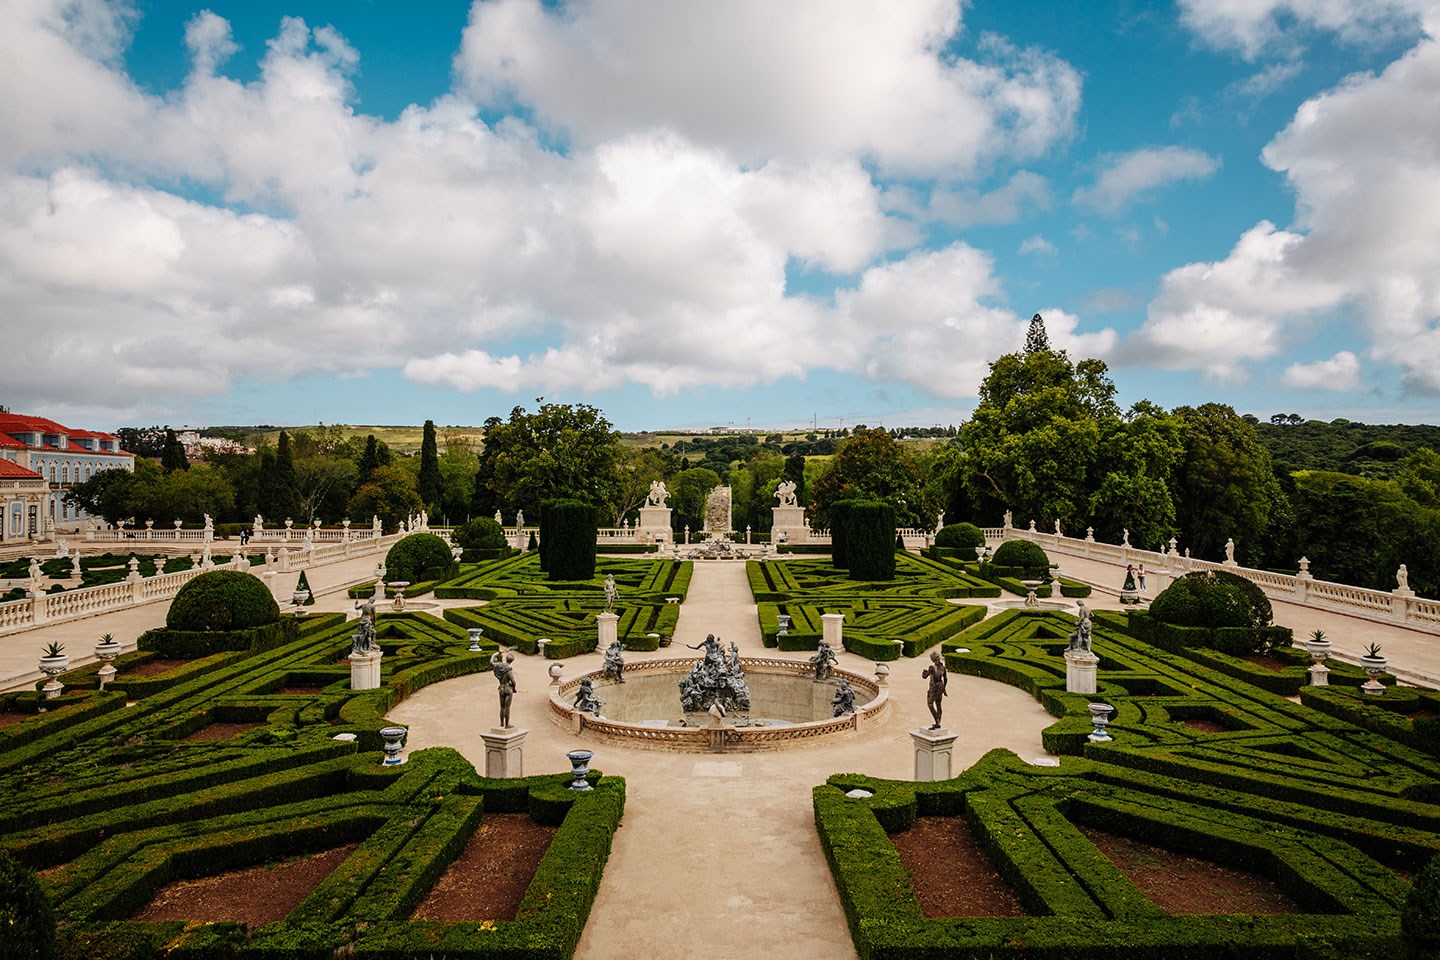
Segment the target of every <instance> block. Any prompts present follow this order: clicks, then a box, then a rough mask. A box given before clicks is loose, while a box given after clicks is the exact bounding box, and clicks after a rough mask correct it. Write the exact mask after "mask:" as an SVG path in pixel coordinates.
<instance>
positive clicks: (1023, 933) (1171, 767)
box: [814, 611, 1440, 960]
mask: <svg viewBox="0 0 1440 960" xmlns="http://www.w3.org/2000/svg"><path fill="white" fill-rule="evenodd" d="M1073 624H1074V621H1073V619H1072V618H1070V617H1068V616H1065V615H1062V614H1058V613H1034V612H1021V611H1013V612H1009V613H1004V614H1001V615H1000V616H997V617H995V618H993V619H992V620H989V621H986V622H983V623H981V624H978V625H976V626H974V627H972V628H970V629H969V630H968V631H966V632H964V633H962V634H961V635H959V636H958V637H956V638H954V639H953V640H950V641H947V642H946V643H945V646H944V649H945V650H946V662H947V664H948V665H949V667H950V669H951V670H953V671H956V672H961V673H968V674H972V675H975V676H983V677H988V678H991V679H996V680H1002V681H1004V682H1007V683H1010V684H1013V685H1016V686H1019V687H1022V688H1024V689H1026V690H1029V691H1030V692H1031V693H1032V694H1033V695H1035V696H1036V697H1037V699H1039V700H1040V702H1041V703H1042V704H1043V705H1044V706H1045V707H1046V709H1047V710H1049V711H1050V712H1051V713H1052V714H1054V715H1056V716H1057V717H1058V718H1059V719H1058V720H1057V722H1056V723H1054V724H1053V725H1051V726H1050V727H1049V728H1047V729H1046V730H1045V732H1044V739H1045V743H1046V746H1047V748H1049V749H1050V750H1051V751H1052V752H1055V753H1059V754H1062V755H1064V759H1063V761H1062V763H1061V765H1060V767H1059V768H1041V767H1034V766H1031V765H1029V764H1027V763H1025V762H1024V761H1022V760H1020V759H1019V758H1017V757H1015V756H1014V755H1013V754H1011V753H1009V752H1007V751H993V752H991V753H990V754H988V755H987V756H986V757H985V758H984V759H983V760H982V761H981V762H980V763H979V764H977V765H976V766H974V767H972V768H971V769H970V770H968V771H966V772H965V773H964V774H962V775H961V776H959V777H958V778H956V779H954V780H949V781H943V782H939V783H908V782H899V781H883V780H872V779H870V778H866V777H861V776H857V775H849V774H845V775H837V776H834V777H831V778H830V779H829V781H828V782H827V784H826V785H824V786H821V787H817V788H816V790H815V792H814V804H815V815H816V822H817V825H818V827H819V830H820V836H821V841H822V844H823V845H824V847H825V849H826V853H827V856H828V857H829V859H830V862H831V865H832V868H833V871H834V874H835V878H836V883H837V886H838V887H839V889H840V894H841V898H842V901H843V903H844V907H845V911H846V915H847V917H848V919H849V922H850V927H851V932H852V935H853V936H854V940H855V944H856V947H857V950H858V951H859V953H860V956H861V957H863V958H870V957H886V958H909V957H938V956H946V957H976V958H979V957H1005V956H1021V955H1030V954H1032V953H1033V954H1035V955H1039V956H1055V957H1061V956H1063V957H1066V958H1071V957H1076V958H1078V957H1107V958H1108V957H1122V956H1123V957H1126V958H1132V957H1140V958H1149V957H1155V958H1162V957H1163V958H1165V960H1176V958H1192V957H1194V958H1201V957H1203V958H1213V957H1287V958H1288V957H1315V958H1322V957H1324V958H1339V957H1356V958H1359V957H1376V956H1383V955H1386V954H1390V955H1394V956H1397V957H1402V956H1406V955H1407V953H1406V950H1407V949H1408V946H1409V945H1408V944H1407V943H1406V942H1405V941H1404V940H1403V938H1402V935H1401V914H1402V909H1403V908H1404V905H1405V903H1406V898H1407V896H1408V895H1409V893H1410V890H1411V886H1410V883H1409V879H1410V878H1411V877H1412V876H1413V875H1414V874H1415V873H1417V872H1418V871H1419V870H1420V869H1421V867H1422V866H1423V865H1424V864H1425V863H1426V862H1427V861H1428V860H1429V858H1430V857H1431V856H1433V855H1434V854H1435V853H1436V852H1437V851H1440V761H1437V759H1436V757H1435V756H1433V755H1432V754H1431V753H1427V752H1422V751H1420V750H1417V749H1414V748H1413V747H1411V746H1407V745H1405V744H1404V743H1401V742H1399V741H1397V740H1396V739H1392V738H1391V737H1387V736H1383V735H1380V734H1378V733H1376V732H1372V730H1369V729H1364V728H1362V727H1361V726H1360V725H1358V724H1357V723H1354V722H1351V721H1350V720H1349V719H1347V718H1346V717H1345V716H1341V715H1339V714H1341V713H1342V711H1341V710H1340V709H1338V708H1336V709H1334V710H1332V711H1331V712H1329V713H1327V712H1322V711H1321V710H1317V709H1314V708H1312V706H1310V705H1308V704H1307V703H1295V702H1292V701H1291V700H1289V699H1286V695H1285V694H1286V693H1288V692H1289V691H1288V690H1280V691H1276V690H1270V689H1265V688H1264V687H1262V686H1261V685H1258V684H1256V683H1252V682H1250V679H1257V678H1259V677H1260V675H1262V674H1268V675H1269V676H1271V677H1274V678H1276V679H1273V680H1271V681H1269V682H1270V684H1272V685H1274V686H1281V687H1286V686H1289V685H1291V684H1293V685H1294V689H1296V690H1298V689H1299V685H1300V684H1302V683H1303V682H1304V674H1303V666H1302V664H1301V662H1300V658H1299V657H1298V656H1294V657H1292V658H1291V660H1292V663H1291V664H1290V665H1289V666H1286V667H1284V668H1283V669H1282V670H1280V671H1273V670H1270V669H1268V668H1266V667H1263V666H1258V665H1256V664H1253V663H1251V662H1249V661H1247V660H1241V659H1239V658H1235V657H1230V656H1228V655H1225V654H1220V653H1217V652H1216V651H1213V650H1200V649H1185V648H1179V649H1175V650H1165V649H1161V648H1159V647H1156V646H1153V645H1151V644H1148V643H1145V642H1143V641H1140V640H1137V639H1136V638H1135V637H1134V636H1132V635H1131V634H1130V632H1129V631H1128V630H1127V623H1126V619H1125V618H1124V616H1123V615H1117V614H1110V613H1099V614H1096V616H1095V630H1094V643H1093V649H1094V651H1095V653H1096V654H1097V655H1098V656H1099V657H1100V674H1099V676H1100V681H1101V683H1100V689H1099V693H1097V694H1093V695H1089V696H1087V695H1082V694H1070V693H1066V692H1065V664H1064V660H1063V658H1062V652H1063V650H1064V649H1065V646H1066V636H1067V635H1068V633H1069V632H1070V630H1072V629H1073ZM961 649H966V650H968V652H964V653H962V652H959V651H960V650H961ZM1331 678H1332V683H1337V684H1340V685H1341V686H1337V687H1335V688H1332V690H1331V691H1330V692H1329V693H1328V694H1325V695H1324V696H1325V697H1326V698H1327V703H1330V704H1340V705H1341V706H1344V705H1345V704H1346V703H1347V702H1349V703H1357V704H1358V709H1360V710H1361V711H1364V710H1383V708H1376V707H1369V706H1368V705H1366V704H1359V703H1358V701H1356V700H1355V697H1356V696H1357V695H1356V694H1354V693H1352V692H1349V688H1348V686H1347V685H1351V686H1353V685H1355V684H1358V683H1359V682H1360V681H1361V680H1362V679H1363V675H1362V674H1360V671H1358V670H1354V669H1353V668H1344V667H1341V666H1340V665H1338V664H1337V665H1336V667H1335V668H1334V672H1333V673H1332V674H1331ZM1318 689H1320V688H1307V689H1306V693H1310V692H1312V691H1314V690H1318ZM1306 699H1307V701H1308V700H1311V699H1313V698H1311V697H1307V698H1306ZM1092 701H1094V702H1102V701H1103V702H1105V703H1109V704H1111V705H1112V706H1113V707H1114V708H1115V710H1114V713H1113V719H1112V721H1111V723H1110V725H1109V730H1110V733H1111V734H1112V735H1113V737H1114V739H1113V741H1112V742H1110V743H1096V742H1090V741H1089V740H1088V737H1087V735H1088V734H1089V733H1090V731H1091V729H1092V724H1091V721H1090V711H1089V704H1090V703H1091V702H1092ZM1401 712H1403V711H1401ZM1357 715H1358V714H1357ZM974 719H980V718H967V720H974ZM857 786H858V787H865V788H867V789H869V790H873V791H874V792H875V795H874V797H872V798H869V799H851V798H848V797H846V796H845V793H844V791H846V790H850V789H852V788H854V787H857ZM916 816H938V817H960V818H963V820H964V821H965V824H966V825H967V827H968V828H969V831H970V832H971V834H972V835H973V836H975V837H976V838H977V840H978V842H979V844H980V846H981V848H982V849H983V850H984V852H985V854H986V855H987V856H988V857H989V859H990V861H991V862H992V863H993V864H994V865H995V867H996V868H997V870H998V871H999V873H1000V874H1001V876H1002V877H1003V878H1004V879H1005V881H1006V882H1007V883H1008V885H1009V886H1010V887H1011V889H1012V890H1013V891H1014V892H1015V894H1016V895H1017V897H1018V898H1019V899H1020V901H1021V902H1022V904H1023V905H1024V906H1025V908H1026V910H1027V912H1028V913H1030V914H1031V916H1029V917H1024V918H999V917H994V918H990V917H982V918H964V919H961V918H954V919H931V918H926V917H924V916H923V915H922V914H921V911H920V908H919V906H918V902H917V900H916V897H915V893H914V888H913V886H912V884H911V881H910V879H909V877H908V875H907V874H906V872H905V870H904V868H903V866H902V865H901V862H900V859H899V856H898V854H897V853H896V851H895V848H894V846H893V845H892V844H891V843H890V842H889V841H888V839H887V836H886V833H887V831H888V832H890V833H895V832H898V831H902V830H906V829H908V828H909V827H910V826H911V824H913V822H914V819H915V817H916ZM1084 828H1095V829H1099V830H1103V831H1106V832H1108V833H1112V834H1118V835H1121V836H1125V837H1128V838H1131V839H1134V840H1137V841H1140V842H1143V843H1147V844H1151V845H1153V846H1157V847H1162V848H1164V849H1167V850H1170V851H1175V852H1178V853H1185V854H1189V855H1191V856H1196V857H1199V858H1201V859H1205V860H1210V861H1213V862H1217V863H1222V864H1226V865H1230V866H1235V867H1237V868H1241V869H1244V870H1247V871H1251V872H1254V873H1258V874H1261V875H1262V876H1265V877H1267V878H1268V879H1269V880H1270V881H1272V882H1273V883H1275V884H1276V885H1277V886H1278V887H1279V888H1280V889H1281V890H1283V891H1284V892H1285V893H1286V894H1288V895H1289V896H1290V897H1291V898H1293V899H1294V900H1295V901H1296V902H1297V903H1298V904H1299V905H1300V908H1301V909H1302V910H1303V911H1304V912H1301V913H1293V914H1282V915H1264V916H1260V915H1253V916H1252V915H1183V916H1182V915H1169V914H1166V913H1164V912H1163V911H1162V910H1161V909H1160V908H1158V907H1157V906H1155V904H1154V903H1153V902H1152V901H1151V900H1149V899H1148V898H1147V897H1146V896H1145V895H1144V894H1143V893H1142V892H1141V891H1140V889H1139V888H1138V887H1137V886H1136V884H1135V883H1133V882H1132V881H1131V880H1130V879H1129V877H1128V876H1127V875H1126V874H1125V873H1124V872H1122V871H1121V870H1120V869H1119V868H1118V867H1117V866H1116V865H1115V863H1113V862H1112V861H1111V860H1110V859H1109V857H1107V856H1106V855H1105V854H1104V853H1102V852H1101V851H1100V850H1099V848H1097V847H1096V846H1095V844H1094V843H1092V842H1091V840H1090V839H1088V838H1087V837H1086V835H1085V834H1084V833H1083V832H1082V829H1084Z"/></svg>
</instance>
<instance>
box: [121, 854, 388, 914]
mask: <svg viewBox="0 0 1440 960" xmlns="http://www.w3.org/2000/svg"><path fill="white" fill-rule="evenodd" d="M358 846H359V844H358V843H351V844H347V845H346V846H343V847H336V848H335V849H333V850H326V851H324V852H323V853H312V854H310V855H309V856H304V857H296V858H294V859H292V860H285V861H283V862H281V863H275V864H266V865H262V866H258V867H246V868H245V869H244V870H232V871H230V872H229V873H221V874H217V875H215V876H213V877H201V878H200V879H198V880H177V881H175V882H174V883H170V884H166V886H165V887H164V888H163V889H161V891H160V892H159V893H157V894H156V895H155V898H154V899H153V900H151V901H150V902H149V903H148V904H146V905H145V907H144V908H143V909H142V910H141V911H140V912H139V913H137V914H135V915H134V916H133V917H131V919H132V920H194V921H198V922H201V923H223V922H232V923H248V924H249V925H250V926H252V927H256V926H260V925H261V924H265V923H274V922H275V921H276V920H283V919H285V915H286V914H288V913H289V912H290V911H291V910H294V909H295V908H296V907H297V906H299V905H300V901H302V900H304V899H305V898H306V897H308V896H309V895H310V894H311V893H313V892H314V891H315V888H316V887H318V886H320V882H321V881H322V880H324V879H325V878H326V877H328V876H329V875H330V872H331V871H332V870H334V869H335V868H336V867H338V866H340V864H341V863H343V862H344V861H345V858H346V857H348V856H350V854H351V853H353V852H354V850H355V848H356V847H358Z"/></svg>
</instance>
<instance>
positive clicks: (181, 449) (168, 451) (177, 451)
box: [160, 427, 190, 473]
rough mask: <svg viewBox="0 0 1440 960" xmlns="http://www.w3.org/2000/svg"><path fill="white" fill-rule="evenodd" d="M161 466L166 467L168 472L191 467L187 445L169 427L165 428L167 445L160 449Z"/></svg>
mask: <svg viewBox="0 0 1440 960" xmlns="http://www.w3.org/2000/svg"><path fill="white" fill-rule="evenodd" d="M160 466H162V467H164V468H165V472H166V473H169V472H170V471H171V470H189V469H190V461H189V460H187V459H186V458H185V445H184V444H183V443H181V442H180V438H179V437H177V436H175V431H174V430H171V429H170V428H169V427H166V428H165V446H164V448H163V449H162V450H161V451H160Z"/></svg>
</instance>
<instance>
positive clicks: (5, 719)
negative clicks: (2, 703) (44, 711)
mask: <svg viewBox="0 0 1440 960" xmlns="http://www.w3.org/2000/svg"><path fill="white" fill-rule="evenodd" d="M33 716H35V714H33V713H11V712H4V713H0V727H8V726H10V724H12V723H19V722H20V721H21V720H28V719H29V718H30V717H33Z"/></svg>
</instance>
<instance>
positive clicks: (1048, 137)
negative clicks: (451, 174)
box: [456, 0, 1081, 175]
mask: <svg viewBox="0 0 1440 960" xmlns="http://www.w3.org/2000/svg"><path fill="white" fill-rule="evenodd" d="M962 6H963V4H962V3H960V2H959V0H915V2H909V3H903V4H888V3H877V2H874V0H791V2H786V3H779V4H777V3H771V2H768V0H737V2H732V3H725V4H697V3H660V4H653V3H637V2H634V0H570V2H567V3H561V4H544V3H542V2H541V0H480V2H477V3H476V4H475V5H474V7H473V8H472V10H471V16H470V23H469V26H468V27H467V28H466V30H465V35H464V42H463V45H462V48H461V50H460V53H459V55H458V56H457V58H456V68H457V72H458V74H459V75H460V77H461V78H462V80H463V82H464V84H465V89H466V90H467V91H468V92H469V93H470V94H471V95H473V96H475V97H476V98H478V99H479V100H480V101H481V102H484V103H489V104H494V105H502V106H503V105H506V104H509V103H512V102H519V103H521V104H524V105H526V106H529V107H531V108H532V109H533V110H534V111H535V113H536V114H537V116H538V117H539V118H540V120H541V122H542V123H544V124H546V125H548V126H553V127H554V128H556V129H558V130H561V131H564V132H565V133H566V134H568V135H570V136H572V137H574V138H575V139H577V140H578V141H579V142H581V143H584V144H594V143H598V142H601V141H603V140H605V139H608V138H610V137H613V136H616V135H618V134H620V133H622V132H624V131H630V130H635V129H645V128H657V127H658V128H664V129H669V130H674V131H677V132H679V133H681V134H683V135H684V136H685V137H686V138H688V139H690V140H692V141H695V142H697V143H703V144H708V145H712V146H717V147H720V148H722V149H725V150H727V151H729V152H733V153H735V154H736V155H738V156H740V157H743V158H745V159H747V160H754V159H756V158H765V157H772V156H792V157H794V156H812V157H813V156H831V157H841V156H851V155H856V154H860V155H864V156H866V157H869V158H873V159H874V160H875V161H876V162H877V163H879V164H880V165H881V166H882V167H883V168H885V169H887V170H891V171H899V172H937V171H943V172H945V173H947V174H952V175H953V174H959V175H968V174H969V173H970V172H971V171H972V170H974V169H975V168H976V167H977V165H978V164H980V163H982V162H984V161H986V160H989V159H994V158H996V157H1006V158H1009V159H1016V158H1022V159H1023V158H1024V157H1033V156H1038V155H1039V154H1041V153H1042V152H1043V151H1044V150H1046V149H1047V148H1049V147H1051V146H1052V145H1054V144H1056V143H1057V142H1062V141H1064V140H1066V139H1068V138H1069V137H1070V135H1071V134H1072V132H1073V129H1074V123H1075V116H1076V113H1077V111H1078V108H1079V103H1080V86H1081V80H1080V75H1079V73H1078V72H1077V71H1076V70H1075V69H1074V68H1073V67H1071V66H1070V65H1069V64H1068V63H1066V62H1064V61H1063V60H1060V59H1058V58H1057V57H1055V56H1053V55H1051V54H1048V53H1045V52H1043V51H1039V50H1033V49H1026V50H1021V49H1017V48H1015V47H1013V46H1011V45H1009V44H1007V43H1006V42H1004V41H1003V40H999V39H997V38H986V40H985V42H983V43H982V44H981V47H982V51H981V53H982V57H983V60H967V59H964V58H958V57H953V56H950V55H949V54H948V53H946V51H945V47H946V45H947V44H948V43H949V42H950V41H951V40H953V39H954V38H955V37H956V36H957V35H958V34H959V32H960V29H961V8H962Z"/></svg>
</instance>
